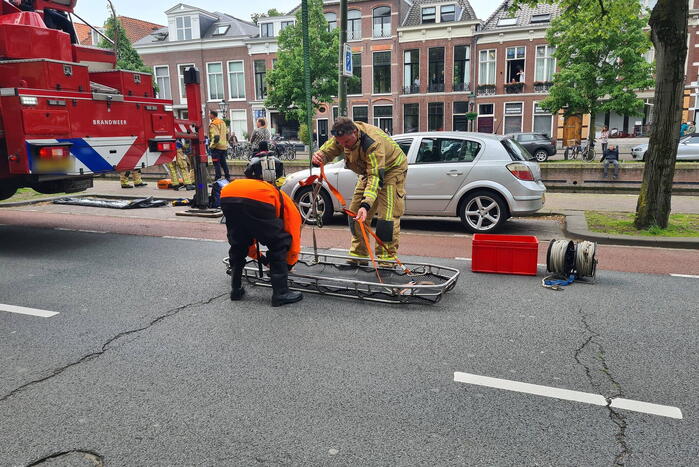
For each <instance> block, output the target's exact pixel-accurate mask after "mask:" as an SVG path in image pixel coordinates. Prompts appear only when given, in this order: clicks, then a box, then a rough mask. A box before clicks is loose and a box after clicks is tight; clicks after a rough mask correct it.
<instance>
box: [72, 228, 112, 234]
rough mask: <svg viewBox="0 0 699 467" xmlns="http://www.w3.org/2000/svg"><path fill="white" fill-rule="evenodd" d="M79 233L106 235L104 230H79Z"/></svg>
mask: <svg viewBox="0 0 699 467" xmlns="http://www.w3.org/2000/svg"><path fill="white" fill-rule="evenodd" d="M78 232H84V233H99V234H106V233H107V232H105V231H104V230H86V229H78Z"/></svg>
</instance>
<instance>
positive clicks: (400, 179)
mask: <svg viewBox="0 0 699 467" xmlns="http://www.w3.org/2000/svg"><path fill="white" fill-rule="evenodd" d="M330 133H331V134H332V138H330V139H329V140H328V141H327V142H326V143H325V144H323V146H321V148H320V150H318V151H317V152H316V153H314V154H313V163H314V164H316V165H320V164H325V163H326V162H328V161H332V160H333V159H335V157H337V156H338V155H340V154H342V153H344V156H345V167H346V168H348V169H350V170H351V171H353V172H354V173H356V174H357V175H359V179H358V180H357V185H356V186H355V188H354V195H353V196H352V201H351V202H350V205H349V209H350V211H352V212H354V213H356V214H357V216H356V217H355V218H354V219H355V220H356V221H360V222H367V223H369V222H371V220H372V218H373V217H374V215H377V216H378V221H377V224H376V234H377V236H378V237H379V238H380V239H381V240H382V242H384V244H385V245H386V247H387V249H388V251H385V250H384V249H383V248H381V246H379V245H376V256H377V257H378V258H379V260H393V259H395V258H396V255H397V254H398V244H399V237H400V217H401V216H402V215H403V211H404V210H405V176H406V173H407V171H408V159H407V157H405V154H404V153H403V150H402V149H401V148H400V146H398V144H396V142H395V141H393V140H392V139H391V138H390V137H389V136H388V135H387V134H386V133H384V132H383V131H382V130H381V129H380V128H378V127H375V126H374V125H370V124H368V123H363V122H355V121H352V120H351V119H349V118H347V117H339V118H338V119H336V120H335V123H334V124H333V127H332V130H331V132H330ZM352 231H353V234H352V246H351V248H350V251H349V255H350V256H352V257H354V258H356V261H354V260H353V261H351V262H350V264H349V266H352V267H354V266H357V265H363V264H368V259H369V249H368V248H369V245H365V243H364V239H363V237H362V234H361V231H360V229H359V228H353V229H352ZM389 264H390V263H389ZM384 265H385V264H384Z"/></svg>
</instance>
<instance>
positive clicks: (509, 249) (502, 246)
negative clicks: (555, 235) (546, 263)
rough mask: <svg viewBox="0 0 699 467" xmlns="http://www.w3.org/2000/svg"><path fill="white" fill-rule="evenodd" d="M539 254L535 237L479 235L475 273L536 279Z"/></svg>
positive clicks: (473, 262)
mask: <svg viewBox="0 0 699 467" xmlns="http://www.w3.org/2000/svg"><path fill="white" fill-rule="evenodd" d="M538 251H539V240H538V239H537V238H536V237H535V236H533V235H493V234H475V235H474V236H473V250H472V253H471V271H473V272H494V273H499V274H524V275H530V276H535V275H536V260H537V254H538Z"/></svg>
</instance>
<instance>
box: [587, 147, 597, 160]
mask: <svg viewBox="0 0 699 467" xmlns="http://www.w3.org/2000/svg"><path fill="white" fill-rule="evenodd" d="M584 158H585V160H586V161H587V162H590V161H593V160H595V148H590V149H588V150H587V151H585V154H584Z"/></svg>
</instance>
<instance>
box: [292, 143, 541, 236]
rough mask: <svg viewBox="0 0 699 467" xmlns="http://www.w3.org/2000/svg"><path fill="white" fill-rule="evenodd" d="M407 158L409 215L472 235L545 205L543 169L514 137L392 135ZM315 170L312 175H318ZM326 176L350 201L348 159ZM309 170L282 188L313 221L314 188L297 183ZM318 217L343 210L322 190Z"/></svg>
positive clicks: (352, 182) (329, 167) (329, 169)
mask: <svg viewBox="0 0 699 467" xmlns="http://www.w3.org/2000/svg"><path fill="white" fill-rule="evenodd" d="M392 138H393V139H394V140H395V141H396V142H397V143H398V144H399V145H400V147H401V148H402V149H403V151H404V152H405V154H406V155H407V156H408V164H409V166H408V177H407V180H406V187H405V189H406V193H407V194H406V211H405V214H406V215H411V216H453V217H460V218H461V221H462V223H463V224H464V227H466V230H468V231H469V232H480V233H486V232H487V233H492V232H495V231H497V230H498V229H499V228H500V227H502V225H503V223H504V222H505V221H506V220H507V219H508V218H509V217H511V216H526V215H529V214H533V213H536V212H537V211H538V210H540V209H541V208H542V207H543V206H544V192H545V191H546V187H545V186H544V184H543V183H542V181H541V171H540V169H539V165H538V164H537V163H536V162H534V161H528V160H527V158H528V153H527V151H526V150H525V149H524V148H523V147H522V146H520V145H519V144H518V143H517V142H515V141H513V140H512V139H510V138H506V137H503V136H498V135H491V134H486V133H464V132H441V131H440V132H425V133H408V134H403V135H396V136H393V137H392ZM318 172H319V170H318V169H314V170H313V173H318ZM325 174H326V176H327V177H328V180H329V181H330V183H332V184H333V185H334V186H335V187H336V188H337V189H338V190H339V191H340V193H341V194H342V196H343V197H344V198H345V200H346V201H347V202H348V203H349V201H350V200H351V199H352V194H353V192H354V186H355V184H356V183H357V175H356V174H355V173H354V172H352V171H350V170H349V169H346V168H345V163H344V160H339V161H336V162H334V163H332V164H328V165H327V166H326V167H325ZM308 176H309V171H308V170H303V171H300V172H296V173H294V174H291V175H290V176H288V177H287V179H286V183H285V184H284V186H283V187H282V190H284V191H285V192H286V193H287V194H288V195H289V196H291V197H292V199H294V201H296V203H297V204H298V205H299V208H300V209H301V214H302V215H303V217H304V218H305V219H306V221H307V222H313V221H314V219H313V215H312V212H311V211H312V209H311V199H312V191H311V190H312V189H311V187H310V186H308V187H302V186H300V185H299V181H302V180H305V179H306V178H308ZM320 198H321V199H320V200H319V202H318V203H317V211H318V215H319V216H322V218H323V221H329V220H330V218H331V217H332V216H333V214H334V213H336V212H341V210H342V207H341V205H340V203H339V202H338V200H337V199H336V198H335V197H334V196H333V195H332V194H331V193H330V190H328V189H327V188H324V189H322V190H321V195H320Z"/></svg>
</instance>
